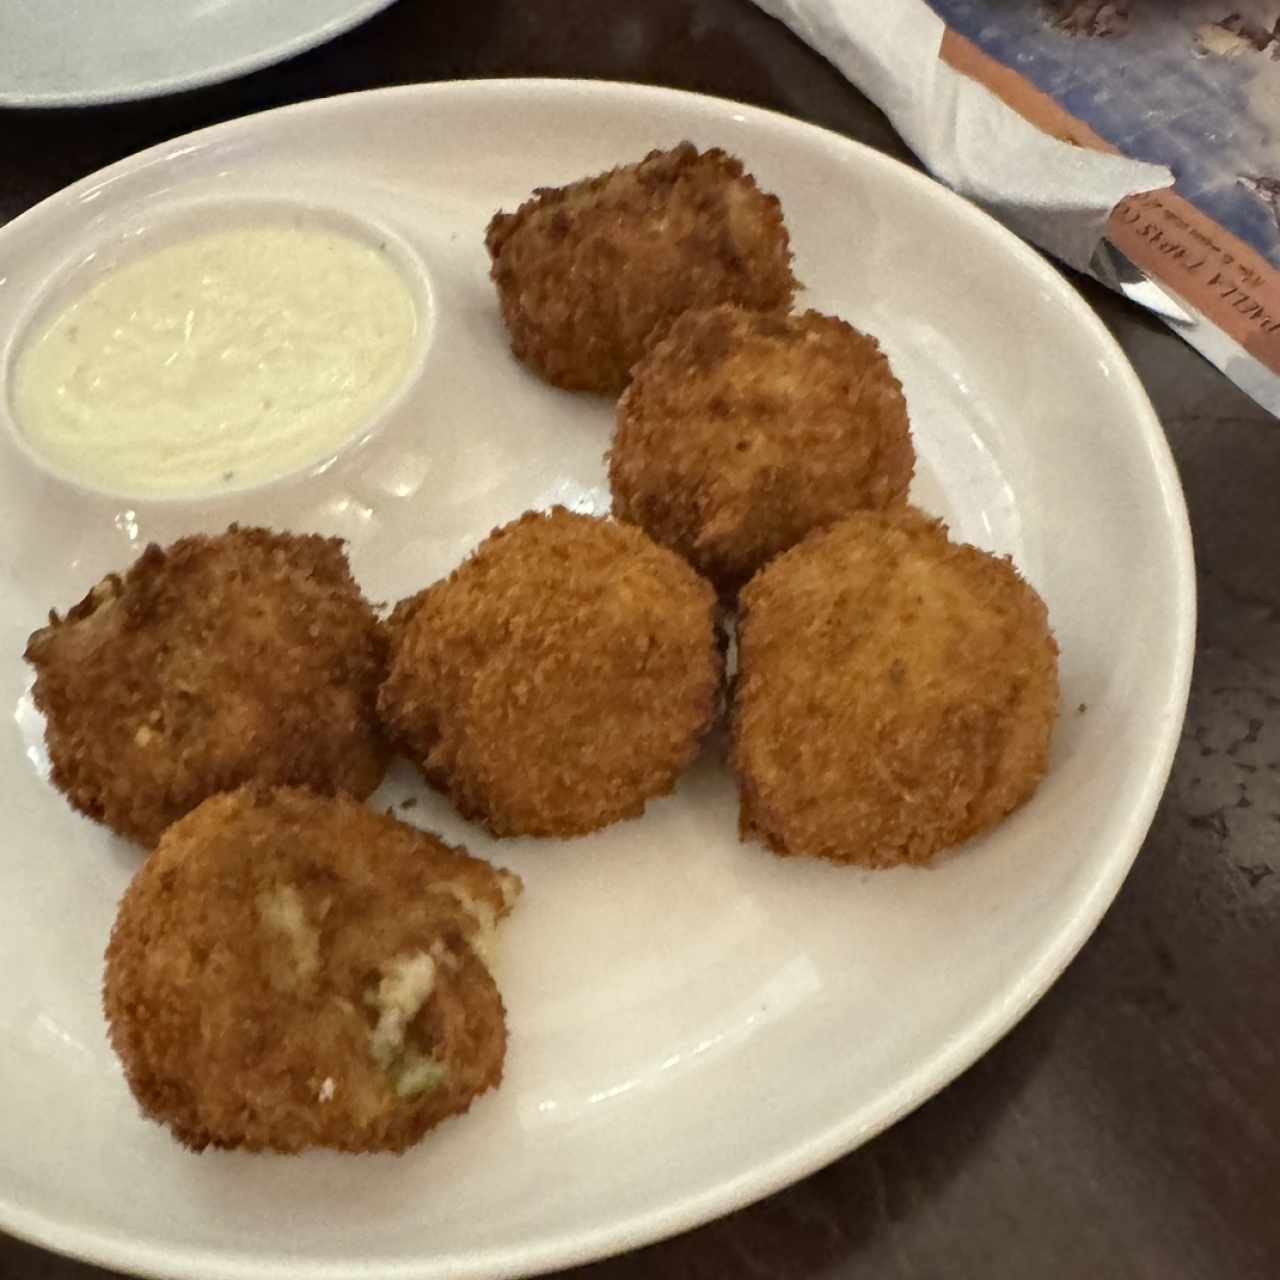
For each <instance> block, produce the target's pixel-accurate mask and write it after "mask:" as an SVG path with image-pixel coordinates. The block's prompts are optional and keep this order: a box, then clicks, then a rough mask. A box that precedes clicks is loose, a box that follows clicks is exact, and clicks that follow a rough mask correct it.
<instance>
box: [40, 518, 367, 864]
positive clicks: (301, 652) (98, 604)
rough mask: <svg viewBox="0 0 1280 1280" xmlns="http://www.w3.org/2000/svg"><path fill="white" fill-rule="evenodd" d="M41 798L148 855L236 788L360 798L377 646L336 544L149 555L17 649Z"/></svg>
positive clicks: (250, 543)
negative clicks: (212, 800)
mask: <svg viewBox="0 0 1280 1280" xmlns="http://www.w3.org/2000/svg"><path fill="white" fill-rule="evenodd" d="M26 658H27V661H28V662H30V663H31V664H32V665H33V666H34V667H35V669H36V679H35V686H34V696H35V702H36V705H37V706H38V707H39V708H40V710H41V711H43V712H44V715H45V722H46V731H45V741H46V743H47V745H48V749H49V756H50V760H51V761H52V766H53V781H54V783H55V784H56V785H57V786H58V787H59V788H60V789H61V790H62V791H63V792H64V793H65V794H66V796H67V799H68V800H70V802H71V803H72V805H74V806H75V807H76V808H77V809H79V810H80V811H81V812H82V813H85V814H87V815H88V816H89V817H91V818H94V819H96V820H97V821H99V822H103V823H105V824H106V825H107V826H109V827H111V828H112V829H113V830H114V831H116V832H118V833H119V834H120V835H123V836H127V837H130V838H131V839H134V840H137V841H140V842H141V843H142V844H144V845H153V844H154V843H155V842H156V841H157V840H158V839H159V838H160V833H161V832H162V831H163V830H164V829H165V827H167V826H168V825H169V824H170V823H171V822H174V821H175V820H176V819H178V818H180V817H182V815H183V814H185V813H188V812H189V811H190V810H191V809H193V808H195V806H196V805H198V804H199V803H200V802H201V801H202V800H204V799H205V798H206V797H207V796H210V795H213V794H214V793H216V792H219V791H227V790H231V789H232V788H235V787H238V786H240V785H241V784H242V783H246V782H261V783H266V784H272V783H288V784H293V785H305V786H309V787H311V788H312V789H313V790H315V791H319V792H324V793H327V794H332V793H333V792H336V791H346V792H350V793H351V794H352V795H354V796H357V797H364V796H367V795H369V794H370V793H371V792H372V791H373V790H374V789H375V788H376V787H377V786H378V784H379V782H380V781H381V780H382V776H383V774H384V772H385V771H386V765H387V761H388V756H389V752H388V749H387V747H386V745H385V740H384V738H383V735H382V732H381V730H380V728H379V725H378V721H377V706H376V703H377V691H378V685H379V684H380V683H381V680H382V678H383V676H384V675H385V664H386V637H385V635H384V633H383V631H382V628H381V626H380V624H379V623H378V620H377V618H376V616H375V615H374V613H373V610H372V609H371V608H370V606H369V604H368V603H367V602H366V601H365V599H364V597H363V596H362V595H361V594H360V589H359V587H357V586H356V583H355V581H354V580H353V579H352V577H351V572H350V569H349V568H348V566H347V558H346V555H345V553H344V551H343V546H342V542H341V541H340V540H339V539H337V538H321V537H318V536H315V535H301V534H289V533H273V532H271V531H270V530H268V529H249V528H244V529H242V528H239V527H237V526H235V525H233V526H232V527H231V528H230V529H228V530H227V532H226V533H224V534H221V535H219V536H217V537H204V536H193V537H187V538H182V539H180V540H179V541H178V542H175V543H174V544H173V545H172V546H171V547H169V548H168V549H167V550H163V549H161V548H160V547H158V546H155V545H152V546H149V547H148V548H147V549H146V551H144V552H143V554H142V555H141V557H139V559H138V560H137V561H136V562H135V563H134V564H133V566H132V567H131V568H130V569H129V570H128V571H127V572H126V573H125V574H124V575H123V576H120V575H117V574H111V575H109V576H108V577H106V578H104V579H103V580H102V581H101V582H100V583H99V584H98V585H97V586H96V587H94V589H93V590H92V591H91V592H90V593H89V594H88V595H87V596H86V597H85V598H84V599H83V600H82V601H81V602H80V603H79V604H77V605H76V606H75V607H74V608H73V609H71V610H70V612H69V613H68V614H67V615H66V617H65V618H62V617H59V616H58V615H57V614H56V613H53V614H50V620H49V625H48V626H47V627H45V628H43V629H42V630H40V631H37V632H35V633H34V634H33V635H32V636H31V638H30V640H29V641H28V643H27V649H26Z"/></svg>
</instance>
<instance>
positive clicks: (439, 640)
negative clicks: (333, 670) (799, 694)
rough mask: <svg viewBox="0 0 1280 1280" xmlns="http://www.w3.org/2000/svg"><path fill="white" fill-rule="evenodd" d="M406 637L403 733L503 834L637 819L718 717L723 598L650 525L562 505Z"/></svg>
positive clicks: (463, 579) (432, 596)
mask: <svg viewBox="0 0 1280 1280" xmlns="http://www.w3.org/2000/svg"><path fill="white" fill-rule="evenodd" d="M391 631H392V655H391V674H390V676H389V677H388V679H387V682H386V684H385V685H384V686H383V688H382V691H381V694H380V695H379V701H378V706H379V710H380V711H381V713H382V715H383V718H384V721H385V723H386V725H387V726H388V729H389V731H390V732H391V734H392V736H393V737H394V739H395V740H396V741H397V742H398V744H399V745H400V746H401V747H402V748H403V749H404V751H405V752H406V754H407V755H408V756H409V757H410V758H411V759H413V760H414V761H415V762H416V763H417V764H418V766H419V767H420V768H421V769H422V771H423V774H424V775H425V776H426V778H427V780H428V781H429V782H431V783H432V784H433V785H434V786H436V787H438V788H440V789H441V790H443V791H444V792H445V793H446V794H447V795H448V796H449V797H450V799H451V800H452V802H453V804H454V805H455V807H456V808H457V809H458V810H459V812H460V813H462V814H463V815H464V816H465V817H467V818H470V819H473V820H477V821H480V822H483V823H484V824H485V826H487V827H488V829H489V830H490V831H491V832H492V833H493V834H494V835H497V836H516V835H531V836H574V835H581V834H584V833H586V832H588V831H594V830H596V829H597V828H599V827H604V826H607V825H608V824H609V823H612V822H616V821H618V820H619V819H621V818H629V817H634V816H636V815H638V814H639V813H641V812H642V811H643V809H644V806H645V802H646V801H647V800H649V799H652V798H654V797H656V796H660V795H664V794H665V793H667V792H669V791H670V790H671V789H672V787H673V786H674V785H675V782H676V779H677V778H678V777H679V775H680V773H681V772H682V771H683V770H684V768H685V766H686V765H688V764H689V762H690V761H691V760H692V759H693V757H694V756H695V755H696V754H697V751H698V746H699V743H700V741H701V739H702V737H703V735H704V734H705V733H706V731H707V729H708V728H709V727H710V725H711V723H712V720H713V719H714V717H715V714H716V711H717V704H718V699H719V690H720V682H721V671H722V661H721V648H720V644H719V640H718V634H717V627H716V599H715V593H714V592H713V591H712V589H711V587H710V586H709V585H708V584H707V583H705V582H704V581H703V580H702V579H701V578H699V577H698V576H697V574H695V573H694V572H693V570H692V569H690V568H689V566H688V565H686V564H685V563H684V561H683V560H681V559H680V558H679V557H678V556H676V555H674V554H673V553H672V552H670V551H666V550H664V549H663V548H661V547H658V546H655V545H654V544H653V543H652V542H651V541H650V540H649V539H648V538H647V537H646V536H645V535H644V534H643V533H641V532H640V531H639V530H638V529H631V528H628V527H627V526H625V525H619V524H615V523H613V522H612V521H608V520H601V519H597V518H595V517H591V516H585V515H576V514H574V513H572V512H570V511H566V510H565V509H564V508H562V507H556V508H554V509H553V510H552V511H550V512H549V513H544V512H529V513H527V514H526V515H524V516H522V517H521V518H520V519H519V520H516V521H514V522H513V523H511V524H508V525H506V526H504V527H503V528H501V529H497V530H495V531H494V532H493V533H492V534H491V535H490V537H489V538H488V539H486V541H485V542H483V543H482V544H481V545H480V547H479V548H478V549H477V550H476V552H475V553H474V554H473V555H472V556H471V558H470V559H469V560H467V561H466V562H465V563H463V564H462V565H461V566H460V567H459V568H458V569H456V570H455V571H454V572H453V573H452V574H451V575H450V576H449V577H448V578H447V579H445V580H444V581H442V582H438V583H436V584H435V585H434V586H431V587H428V588H427V589H426V590H425V591H423V592H421V593H420V594H419V595H417V596H416V597H414V598H412V599H411V600H409V601H406V602H404V603H402V604H401V606H400V607H399V608H398V610H397V613H396V615H395V616H394V617H393V621H392V628H391Z"/></svg>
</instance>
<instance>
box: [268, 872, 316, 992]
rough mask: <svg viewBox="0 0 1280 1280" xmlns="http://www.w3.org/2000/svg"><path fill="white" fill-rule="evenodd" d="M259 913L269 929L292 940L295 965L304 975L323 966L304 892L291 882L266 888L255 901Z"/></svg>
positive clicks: (299, 974)
mask: <svg viewBox="0 0 1280 1280" xmlns="http://www.w3.org/2000/svg"><path fill="white" fill-rule="evenodd" d="M255 905H256V906H257V908H258V916H259V917H260V919H261V920H262V922H263V924H265V925H266V926H267V927H268V928H269V929H273V930H275V931H276V932H277V933H279V934H281V935H282V936H283V937H284V938H285V939H287V940H288V943H289V948H290V950H291V951H292V953H293V964H294V968H295V969H296V970H297V973H298V976H299V977H300V978H310V977H312V976H313V975H314V974H316V973H317V972H318V971H319V969H320V935H319V934H318V933H317V932H316V930H315V928H314V927H313V926H312V924H311V923H310V921H309V920H308V919H307V912H306V907H305V906H304V905H303V902H302V895H301V894H300V893H299V892H298V891H297V889H295V888H294V887H293V885H291V884H282V885H277V886H276V887H275V888H274V889H264V890H263V891H262V892H261V893H259V894H258V896H257V899H256V900H255Z"/></svg>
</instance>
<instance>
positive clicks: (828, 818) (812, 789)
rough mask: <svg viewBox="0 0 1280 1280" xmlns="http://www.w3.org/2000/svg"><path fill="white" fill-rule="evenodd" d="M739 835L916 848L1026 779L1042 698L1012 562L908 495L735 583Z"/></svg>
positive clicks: (1040, 653)
mask: <svg viewBox="0 0 1280 1280" xmlns="http://www.w3.org/2000/svg"><path fill="white" fill-rule="evenodd" d="M740 606H741V613H740V615H739V623H738V628H739V629H738V646H739V648H738V662H739V675H738V683H737V687H736V690H735V695H734V706H733V717H732V718H733V725H732V733H733V748H732V750H733V763H734V768H735V771H736V773H737V775H738V784H739V795H740V800H741V811H740V813H741V829H742V834H743V837H744V838H746V837H748V836H750V835H752V834H758V835H759V836H760V837H761V838H763V840H764V841H765V843H766V844H768V845H769V846H770V848H772V849H773V850H774V852H775V853H779V854H783V855H789V854H809V855H815V856H817V857H821V858H829V859H831V860H832V861H835V862H845V863H858V864H860V865H862V866H866V867H888V866H893V865H895V864H898V863H924V862H928V861H929V860H930V859H931V858H932V857H933V856H934V855H935V854H936V853H938V851H939V850H941V849H944V848H946V847H948V846H950V845H953V844H957V843H959V842H960V841H962V840H967V839H968V838H969V837H970V836H973V835H976V834H977V833H978V832H980V831H983V830H985V829H987V828H988V827H991V826H992V825H994V824H995V823H997V822H999V821H1000V820H1001V819H1002V818H1003V817H1005V815H1006V814H1008V813H1010V812H1011V811H1012V810H1014V809H1015V808H1017V807H1018V806H1019V805H1020V804H1022V803H1023V802H1024V801H1025V800H1027V799H1028V798H1029V797H1030V795H1031V794H1032V792H1034V791H1035V789H1036V787H1037V786H1038V784H1039V782H1040V780H1041V778H1042V777H1043V776H1044V774H1045V771H1046V769H1047V768H1048V761H1049V742H1050V737H1051V735H1052V732H1053V725H1054V721H1055V720H1056V718H1057V713H1058V698H1059V694H1058V647H1057V644H1056V643H1055V641H1054V638H1053V634H1052V632H1051V631H1050V629H1049V618H1048V611H1047V610H1046V608H1045V605H1044V602H1043V601H1042V600H1041V599H1040V597H1039V596H1038V595H1037V594H1036V592H1035V591H1034V590H1033V589H1032V588H1031V587H1030V586H1029V585H1028V584H1027V583H1026V582H1025V581H1024V580H1023V579H1022V578H1021V577H1020V576H1019V575H1018V572H1017V570H1016V569H1015V568H1014V566H1013V564H1012V562H1011V561H1010V560H1008V559H1001V558H999V557H997V556H993V555H989V554H987V553H986V552H984V551H979V550H977V549H976V548H974V547H970V546H964V545H959V544H956V543H953V542H951V541H949V540H948V538H947V533H946V528H945V526H944V525H942V524H941V523H940V522H939V521H935V520H931V519H929V518H928V517H926V516H924V515H923V514H921V513H920V512H918V511H915V510H914V509H910V508H909V509H908V510H907V511H905V512H899V513H894V514H882V513H871V512H864V513H859V514H858V515H854V516H851V517H850V518H848V519H847V520H844V521H842V522H841V523H839V524H837V525H834V526H832V527H831V528H830V529H826V530H823V531H820V532H818V533H815V534H812V535H811V536H810V537H809V538H807V539H806V540H805V541H804V542H802V543H801V544H800V545H799V546H797V547H794V548H793V549H792V550H790V551H788V552H785V553H784V554H783V555H781V556H779V557H778V558H777V559H776V560H774V561H773V562H772V563H771V564H769V565H768V566H767V567H766V568H764V569H762V570H761V571H760V573H759V574H757V575H756V577H755V578H753V579H752V580H751V582H750V583H748V585H747V587H746V588H745V590H744V591H743V592H742V595H741V597H740Z"/></svg>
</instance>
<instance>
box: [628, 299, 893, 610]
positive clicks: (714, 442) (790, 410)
mask: <svg viewBox="0 0 1280 1280" xmlns="http://www.w3.org/2000/svg"><path fill="white" fill-rule="evenodd" d="M914 470H915V449H914V448H913V446H912V443H911V429H910V424H909V422H908V419H907V404H906V400H905V399H904V398H903V394H902V387H901V385H900V383H899V382H898V379H897V378H896V377H894V375H893V370H892V369H891V368H890V367H889V361H888V359H887V358H886V356H885V355H884V353H883V352H882V351H881V350H880V346H879V344H878V343H877V342H876V340H875V339H874V338H872V337H868V336H867V335H866V334H863V333H860V332H859V331H858V330H857V329H855V328H854V327H853V326H852V325H850V324H846V323H845V322H844V321H843V320H839V319H837V318H836V317H834V316H827V315H821V314H820V313H818V312H816V311H809V312H806V313H805V314H804V315H799V316H785V315H776V314H775V315H769V314H762V313H756V312H748V311H743V310H741V309H739V308H737V307H731V306H721V307H716V308H713V309H711V310H707V311H692V312H689V313H687V314H685V315H683V316H681V317H680V319H679V320H677V321H676V322H675V324H674V325H673V326H672V327H671V331H670V333H669V334H668V335H667V337H666V338H665V339H664V340H663V341H662V342H660V343H659V344H658V345H657V346H655V347H654V348H653V349H652V350H651V351H650V352H649V354H648V355H647V356H645V358H644V359H643V360H642V361H640V363H639V364H638V365H637V366H636V368H635V370H634V376H633V379H632V382H631V385H630V386H629V387H628V388H627V390H626V392H625V394H624V395H623V397H622V399H621V401H620V402H619V404H618V425H617V431H616V433H615V435H614V440H613V447H612V448H611V450H610V452H609V483H610V487H611V488H612V491H613V513H614V515H615V516H616V517H617V518H618V519H619V520H624V521H627V522H628V523H630V524H636V525H639V526H640V527H641V528H642V529H644V530H645V531H646V532H647V533H648V534H649V536H650V537H652V538H653V539H654V540H655V541H657V542H659V543H661V544H662V545H663V546H665V547H670V548H672V550H674V551H678V552H679V553H680V554H681V555H682V556H684V557H685V558H686V559H687V560H688V561H689V563H690V564H692V565H693V567H694V568H695V569H697V570H698V571H699V572H700V573H702V574H704V575H705V576H706V577H708V578H710V579H711V581H712V582H713V583H714V584H715V585H716V587H717V588H718V589H719V590H720V591H721V593H722V594H723V595H725V596H726V597H732V596H733V595H734V594H735V593H736V592H737V591H738V589H739V588H740V587H741V586H742V585H743V584H744V583H745V582H746V581H747V579H749V578H750V577H751V575H752V574H753V573H755V571H756V570H757V569H759V568H760V567H761V566H762V565H763V564H765V563H766V562H767V561H769V560H770V559H772V558H773V557H774V556H775V555H777V554H778V553H779V552H782V551H785V550H787V548H788V547H792V546H794V545H795V544H796V543H797V542H799V541H800V540H801V539H802V538H803V537H805V535H806V534H808V533H810V532H811V531H812V530H814V529H817V528H822V527H823V526H825V525H828V524H832V523H834V522H835V521H837V520H840V519H842V518H843V517H844V516H847V515H851V514H852V513H853V512H855V511H861V510H884V509H887V508H891V507H894V506H900V505H902V504H903V503H905V501H906V496H907V490H908V488H909V487H910V484H911V476H912V472H913V471H914Z"/></svg>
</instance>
